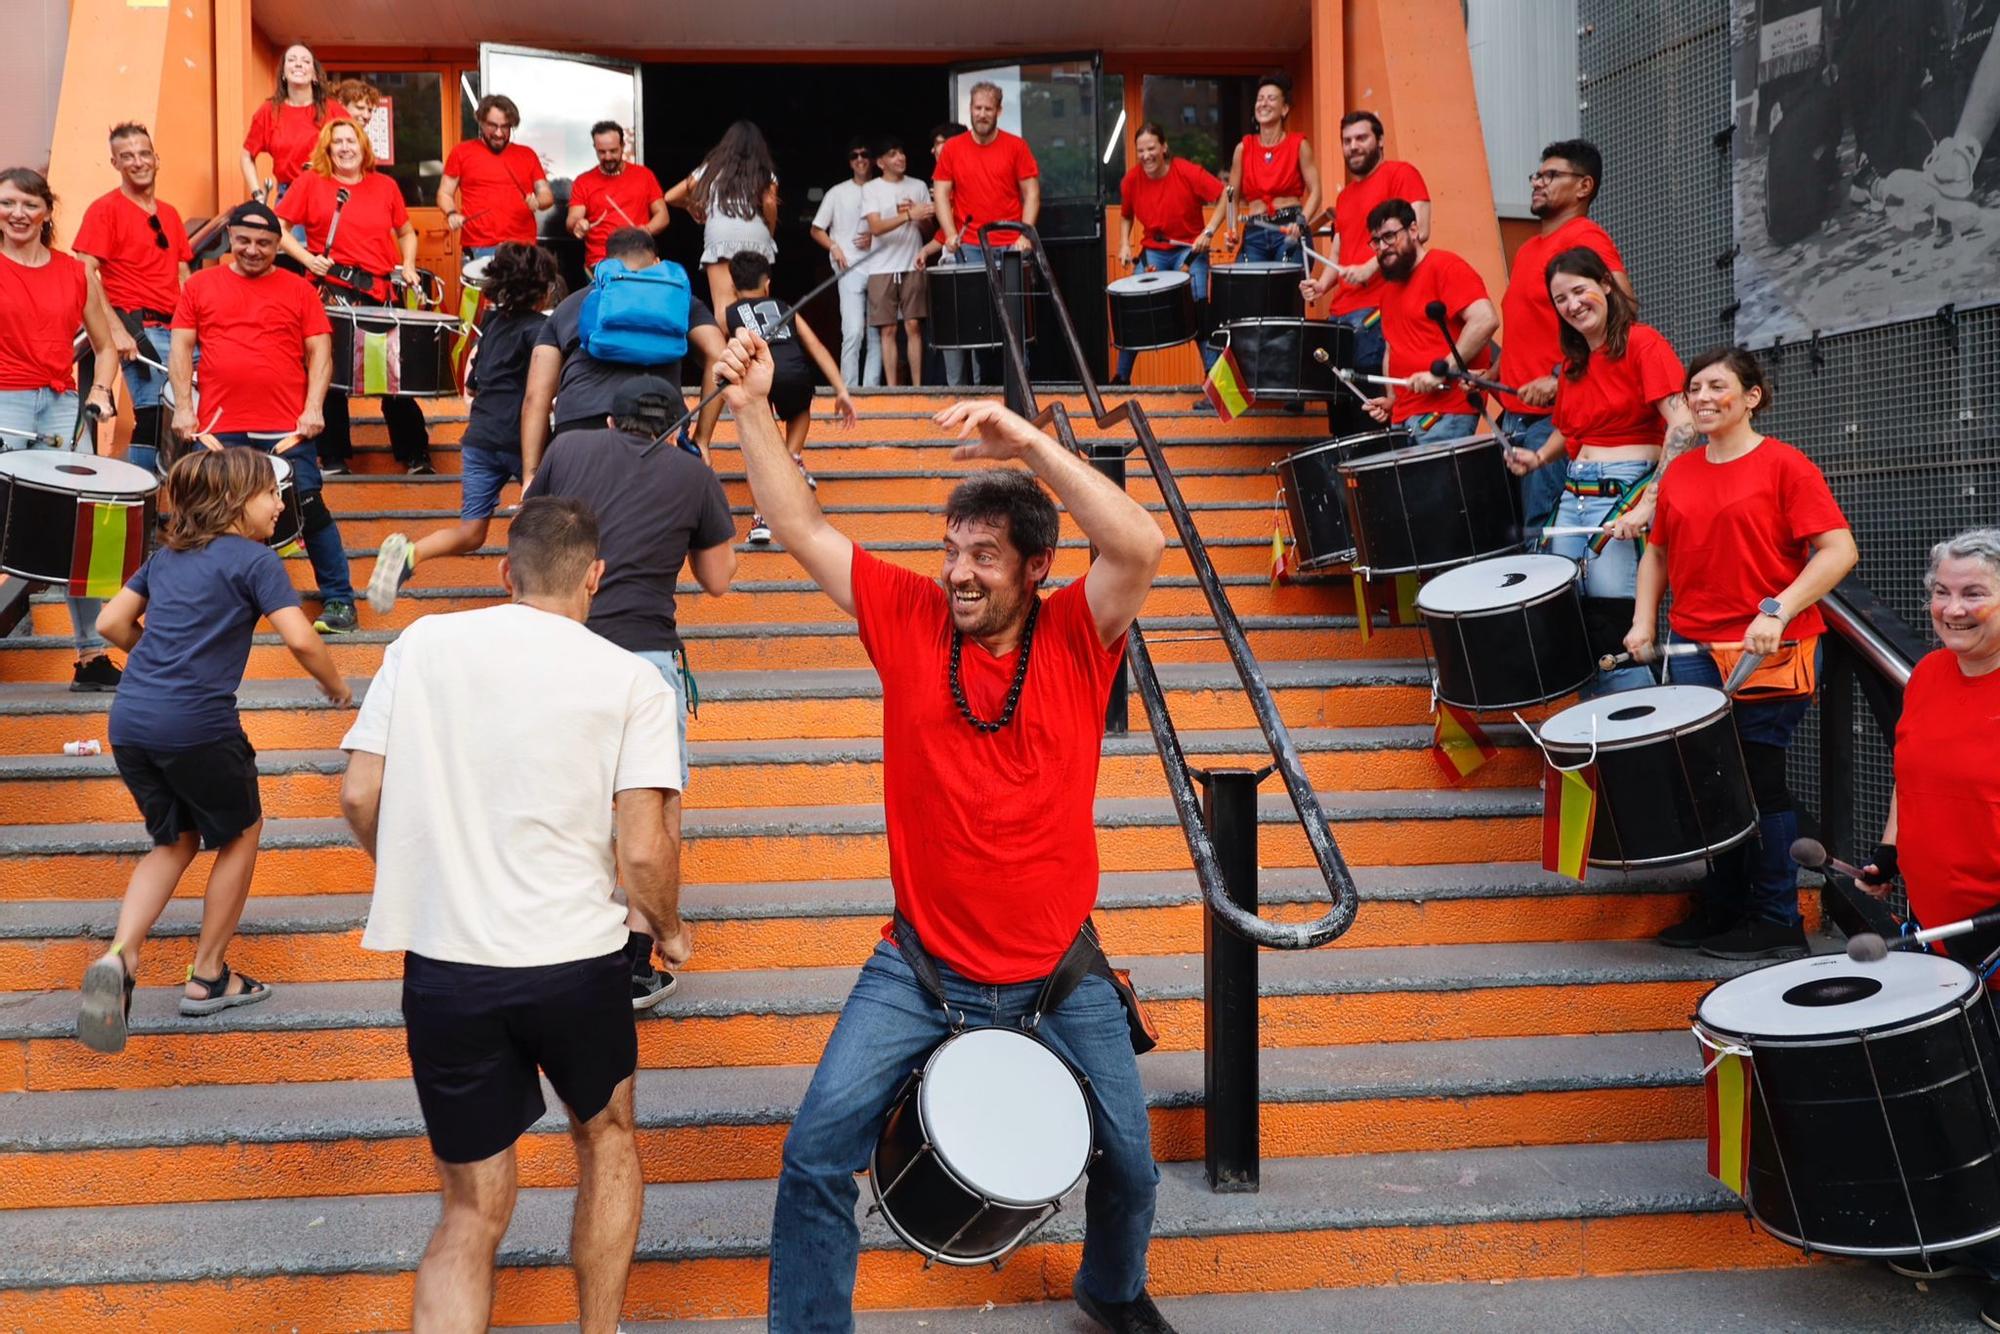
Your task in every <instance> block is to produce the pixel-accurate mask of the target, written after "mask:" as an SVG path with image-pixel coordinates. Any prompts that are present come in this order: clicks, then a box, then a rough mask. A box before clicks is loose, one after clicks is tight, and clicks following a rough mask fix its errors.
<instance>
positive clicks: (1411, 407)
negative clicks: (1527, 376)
mask: <svg viewBox="0 0 2000 1334" xmlns="http://www.w3.org/2000/svg"><path fill="white" fill-rule="evenodd" d="M1381 299H1382V336H1383V337H1384V338H1386V339H1387V340H1388V341H1389V358H1388V363H1387V365H1386V366H1385V367H1384V368H1383V371H1382V373H1383V374H1384V375H1386V376H1388V377H1389V378H1390V379H1393V380H1400V379H1404V378H1406V377H1408V376H1411V375H1415V374H1416V373H1417V372H1418V371H1428V370H1430V368H1431V363H1432V362H1434V361H1436V360H1438V359H1439V358H1443V359H1444V360H1446V361H1450V360H1451V346H1450V344H1448V343H1446V342H1445V340H1444V334H1442V333H1441V332H1439V331H1438V327H1437V325H1436V324H1434V323H1432V322H1431V319H1430V317H1429V316H1428V315H1426V314H1425V313H1424V308H1425V307H1426V306H1428V305H1430V303H1431V302H1433V301H1442V302H1444V308H1445V311H1446V312H1447V313H1446V315H1445V323H1446V324H1447V325H1449V326H1450V328H1451V336H1452V337H1453V338H1454V339H1456V338H1457V337H1458V336H1459V335H1460V334H1461V333H1463V332H1465V312H1466V310H1467V308H1469V307H1470V306H1471V305H1472V304H1473V303H1474V302H1478V301H1484V300H1486V299H1487V298H1486V283H1485V282H1484V281H1483V280H1482V279H1481V278H1480V276H1479V271H1478V270H1477V269H1474V268H1473V267H1472V266H1471V265H1470V264H1468V263H1466V262H1465V261H1464V260H1463V259H1461V258H1459V257H1458V256H1457V255H1454V254H1452V253H1451V251H1449V250H1432V251H1428V252H1426V253H1425V255H1424V257H1423V259H1422V260H1420V261H1419V262H1418V264H1417V267H1416V269H1415V270H1414V271H1413V272H1412V273H1411V274H1410V280H1409V281H1408V282H1400V283H1399V282H1385V283H1383V284H1382V298H1381ZM1492 361H1493V349H1492V348H1491V347H1490V346H1488V347H1482V348H1480V349H1479V355H1478V356H1476V357H1474V358H1473V359H1472V361H1471V362H1470V363H1469V368H1470V369H1472V370H1475V371H1479V370H1484V369H1486V367H1487V366H1489V365H1491V364H1492ZM1454 364H1456V363H1454ZM1471 411H1472V408H1471V406H1470V405H1469V404H1468V403H1467V402H1466V399H1465V389H1464V388H1463V387H1462V386H1460V385H1455V384H1448V385H1446V386H1445V387H1444V388H1442V389H1440V390H1438V391H1437V392H1435V393H1430V394H1413V393H1411V392H1410V391H1409V390H1408V389H1398V390H1396V397H1395V399H1394V400H1393V401H1392V402H1391V404H1390V409H1389V416H1390V419H1391V420H1392V421H1398V422H1404V421H1408V420H1409V419H1410V418H1412V417H1420V416H1422V415H1424V414H1425V413H1429V412H1471Z"/></svg>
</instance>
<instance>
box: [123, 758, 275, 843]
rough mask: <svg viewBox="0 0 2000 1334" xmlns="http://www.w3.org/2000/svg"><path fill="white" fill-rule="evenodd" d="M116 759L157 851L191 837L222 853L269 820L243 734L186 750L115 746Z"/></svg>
mask: <svg viewBox="0 0 2000 1334" xmlns="http://www.w3.org/2000/svg"><path fill="white" fill-rule="evenodd" d="M111 759H112V762H113V763H115V764H116V765H117V766H118V776H119V777H120V778H122V779H124V780H125V788H126V790H127V791H128V792H130V793H131V794H132V800H134V801H136V802H138V803H139V815H140V818H141V819H143V820H145V822H146V832H147V833H148V834H151V835H152V836H153V844H154V846H156V847H162V848H164V847H167V846H169V845H171V844H174V843H177V842H179V841H180V838H181V836H182V835H183V834H187V833H190V832H192V833H196V834H199V835H201V845H202V846H203V847H204V848H219V847H221V846H222V845H223V844H225V843H227V842H229V840H231V839H233V838H235V837H236V836H237V835H238V834H241V833H242V832H243V831H244V830H246V829H248V828H249V827H250V826H251V825H253V824H256V823H257V822H258V821H259V820H261V819H263V818H264V803H263V801H262V800H261V799H259V797H258V795H257V752H256V751H255V750H254V749H252V748H251V745H250V738H249V737H247V736H244V735H243V734H242V733H241V732H238V733H237V734H236V735H235V736H232V737H224V738H222V739H221V740H219V741H210V742H206V743H204V744H202V745H199V746H190V747H188V748H186V749H184V750H151V749H149V748H147V747H145V746H130V745H127V746H113V747H112V748H111Z"/></svg>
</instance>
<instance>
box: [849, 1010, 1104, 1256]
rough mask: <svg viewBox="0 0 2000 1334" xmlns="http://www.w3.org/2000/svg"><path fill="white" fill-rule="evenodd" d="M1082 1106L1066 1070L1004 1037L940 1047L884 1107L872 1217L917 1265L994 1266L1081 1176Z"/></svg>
mask: <svg viewBox="0 0 2000 1334" xmlns="http://www.w3.org/2000/svg"><path fill="white" fill-rule="evenodd" d="M1091 1146H1092V1133H1091V1121H1090V1102H1089V1099H1088V1098H1087V1097H1086V1096H1085V1094H1084V1091H1083V1085H1082V1083H1081V1081H1079V1080H1078V1079H1077V1077H1076V1074H1075V1072H1074V1071H1072V1070H1071V1069H1070V1068H1069V1065H1068V1064H1067V1063H1066V1062H1065V1061H1064V1060H1063V1059H1062V1058H1061V1057H1060V1056H1058V1055H1056V1054H1055V1052H1054V1051H1052V1050H1050V1049H1049V1048H1048V1047H1047V1046H1045V1045H1044V1044H1043V1043H1042V1042H1041V1041H1040V1040H1039V1039H1037V1038H1034V1037H1031V1036H1029V1035H1028V1034H1026V1033H1024V1032H1022V1031H1020V1030H1019V1029H1014V1028H972V1029H967V1030H965V1031H963V1032H960V1033H957V1034H954V1035H953V1036H951V1037H949V1038H946V1039H945V1040H944V1042H943V1043H942V1044H940V1045H939V1046H938V1047H937V1049H936V1050H934V1051H933V1052H932V1053H931V1054H930V1058H929V1059H928V1060H926V1061H925V1062H924V1068H923V1069H922V1070H921V1071H919V1072H917V1073H916V1074H913V1075H912V1076H911V1077H910V1079H909V1082H908V1083H906V1084H905V1085H904V1086H903V1089H902V1091H901V1092H900V1093H898V1094H897V1096H896V1100H895V1102H894V1103H892V1104H891V1105H890V1108H889V1118H888V1120H887V1122H886V1123H884V1125H883V1127H882V1134H881V1136H880V1138H878V1139H877V1140H876V1143H875V1152H874V1154H873V1156H872V1157H871V1158H870V1159H869V1164H868V1179H869V1183H870V1186H871V1188H872V1189H873V1191H874V1194H875V1206H874V1207H875V1209H876V1210H879V1211H880V1212H881V1214H882V1216H883V1218H885V1219H886V1220H888V1223H889V1226H890V1227H891V1228H893V1229H895V1232H896V1235H897V1236H899V1237H901V1238H902V1239H903V1240H904V1241H906V1242H908V1243H909V1244H910V1245H911V1246H912V1247H913V1248H915V1249H916V1250H917V1251H919V1252H921V1253H922V1254H923V1255H924V1256H925V1257H926V1261H925V1262H926V1264H929V1263H930V1262H931V1261H938V1262H942V1263H944V1264H948V1265H980V1264H988V1263H991V1264H996V1265H997V1264H998V1263H1000V1261H1002V1260H1004V1259H1005V1258H1006V1257H1007V1255H1008V1253H1009V1252H1011V1251H1012V1250H1013V1249H1014V1248H1015V1247H1017V1246H1019V1245H1020V1244H1021V1243H1022V1242H1024V1241H1026V1240H1027V1239H1028V1237H1029V1236H1031V1235H1032V1234H1033V1233H1034V1232H1036V1231H1037V1230H1038V1229H1040V1227H1041V1226H1042V1225H1043V1224H1044V1223H1046V1222H1048V1221H1049V1219H1051V1218H1053V1217H1054V1216H1055V1215H1056V1212H1057V1211H1058V1210H1059V1209H1060V1208H1061V1207H1062V1203H1061V1202H1062V1197H1063V1196H1065V1195H1067V1194H1068V1193H1069V1192H1070V1191H1071V1190H1072V1189H1073V1188H1074V1187H1075V1186H1076V1183H1077V1182H1078V1181H1080V1180H1082V1179H1083V1172H1084V1169H1085V1168H1086V1167H1088V1166H1089V1165H1090V1159H1091Z"/></svg>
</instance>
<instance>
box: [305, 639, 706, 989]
mask: <svg viewBox="0 0 2000 1334" xmlns="http://www.w3.org/2000/svg"><path fill="white" fill-rule="evenodd" d="M673 710H674V694H673V692H672V691H671V690H670V689H668V687H667V684H666V682H665V681H663V680H662V679H661V677H660V673H659V670H658V669H657V668H655V667H654V666H653V665H652V664H651V663H648V662H647V661H646V660H645V659H643V658H641V657H639V656H638V655H637V654H635V653H630V652H627V651H626V650H625V649H622V648H619V647H618V646H617V645H616V644H613V643H611V642H610V641H609V640H606V639H602V638H600V637H599V636H597V635H595V634H593V633H592V632H591V631H589V630H587V629H585V628H584V627H583V626H582V625H580V624H578V623H577V622H575V621H572V620H570V619H568V618H567V617H564V616H559V615H556V614H555V613H553V612H546V611H540V610H537V609H536V608H533V607H529V606H525V605H522V604H519V603H514V604H509V605H507V606H500V607H485V608H482V609H480V610H478V611H465V612H455V613H452V614H449V615H438V616H425V617H423V618H421V619H420V620H418V621H417V622H415V623H414V624H413V625H411V626H410V627H409V628H408V629H407V630H404V631H403V632H402V634H401V635H400V636H398V638H397V639H396V642H395V643H393V644H391V645H390V646H389V651H388V652H387V653H386V654H385V655H384V656H383V659H382V666H381V669H380V670H379V671H377V672H376V673H375V678H374V680H373V681H372V682H371V683H370V684H369V687H368V694H367V698H366V699H365V700H363V702H362V705H361V712H360V714H359V716H358V717H356V718H355V720H354V726H353V727H352V728H350V729H349V730H348V733H347V735H346V736H345V737H343V738H342V739H341V742H340V746H341V749H342V750H350V751H353V750H359V751H367V752H369V753H371V754H376V755H380V756H382V757H383V774H382V809H381V816H380V819H379V822H378V825H377V830H376V857H375V897H374V900H373V902H372V903H371V904H370V905H369V910H368V929H367V931H366V932H365V933H364V934H363V936H362V939H361V945H362V948H364V949H370V950H413V951H415V952H416V953H418V954H421V955H424V956H425V957H426V958H431V959H438V960H443V961H446V962H450V963H471V964H487V965H491V966H495V967H503V968H525V967H534V966H538V965H543V964H554V963H569V962H573V961H575V960H578V959H594V958H598V957H600V956H602V955H606V954H610V953H612V952H613V951H615V950H618V949H621V948H623V946H624V944H625V909H624V907H622V906H621V905H620V904H618V903H617V902H616V901H615V900H614V899H613V898H612V889H613V886H614V885H615V884H616V883H617V864H616V860H615V858H614V855H613V852H612V832H613V829H614V826H615V820H614V817H613V814H612V809H611V804H612V798H613V796H614V795H615V794H617V793H619V792H624V791H628V790H631V789H635V788H660V789H664V790H669V791H674V792H678V791H681V790H682V789H683V788H684V787H685V786H686V782H687V775H686V773H685V772H683V770H682V768H681V757H680V744H679V733H678V731H677V730H676V728H675V722H676V720H675V718H674V714H673Z"/></svg>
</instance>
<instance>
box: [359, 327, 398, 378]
mask: <svg viewBox="0 0 2000 1334" xmlns="http://www.w3.org/2000/svg"><path fill="white" fill-rule="evenodd" d="M353 384H354V390H353V392H354V393H357V394H362V395H373V396H380V395H383V394H396V393H400V392H402V388H403V340H402V339H401V338H400V337H398V335H397V330H396V329H395V328H394V327H393V326H392V327H391V328H388V329H385V330H382V331H381V332H379V333H378V332H375V331H372V330H366V329H363V328H361V327H360V325H358V324H357V325H356V326H355V329H354V380H353Z"/></svg>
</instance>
